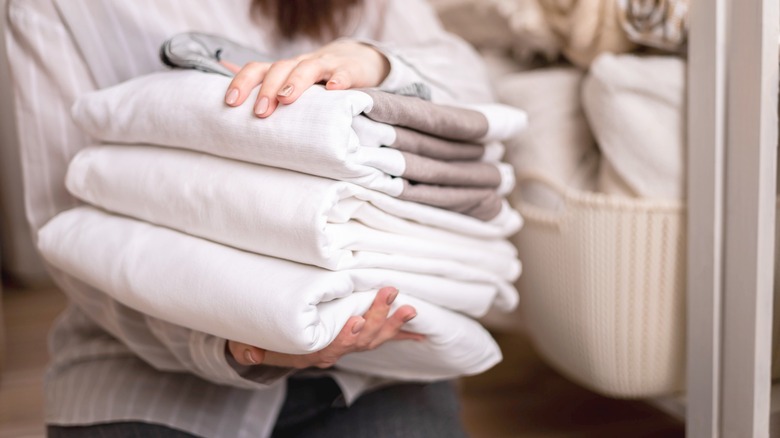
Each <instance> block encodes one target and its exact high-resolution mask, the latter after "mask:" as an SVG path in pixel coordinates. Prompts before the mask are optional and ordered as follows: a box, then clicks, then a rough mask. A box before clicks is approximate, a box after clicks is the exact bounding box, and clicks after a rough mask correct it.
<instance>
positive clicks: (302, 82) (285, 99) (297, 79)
mask: <svg viewBox="0 0 780 438" xmlns="http://www.w3.org/2000/svg"><path fill="white" fill-rule="evenodd" d="M326 75H327V68H326V67H325V64H324V63H323V62H322V61H321V60H320V59H319V58H311V59H306V60H303V61H301V62H299V63H298V65H296V66H295V68H294V69H293V70H292V71H291V72H290V76H289V77H288V78H287V81H286V83H285V84H284V85H283V86H282V88H280V89H279V92H278V94H277V98H278V99H279V102H280V103H283V104H285V105H289V104H291V103H293V102H295V101H296V100H297V99H298V97H300V95H301V94H303V92H304V91H306V90H308V89H309V87H311V86H312V85H314V84H316V83H318V82H320V81H322V80H323V79H325V78H326Z"/></svg>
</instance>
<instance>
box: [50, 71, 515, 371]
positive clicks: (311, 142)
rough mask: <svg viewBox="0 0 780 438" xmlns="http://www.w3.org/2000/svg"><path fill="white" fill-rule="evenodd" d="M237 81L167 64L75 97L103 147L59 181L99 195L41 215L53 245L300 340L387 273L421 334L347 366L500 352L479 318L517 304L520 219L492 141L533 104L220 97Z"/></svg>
mask: <svg viewBox="0 0 780 438" xmlns="http://www.w3.org/2000/svg"><path fill="white" fill-rule="evenodd" d="M228 83H229V79H228V78H225V77H221V76H217V75H209V74H203V73H198V72H193V71H176V72H165V73H158V74H153V75H149V76H145V77H141V78H137V79H134V80H132V81H129V82H126V83H124V84H120V85H118V86H115V87H112V88H108V89H104V90H101V91H97V92H94V93H91V94H89V95H86V96H84V97H82V98H81V99H79V101H78V102H77V103H76V105H75V106H74V109H73V115H74V118H75V120H76V122H77V123H78V124H79V125H80V126H81V127H82V128H83V129H85V130H86V131H87V132H89V133H90V134H91V135H93V136H94V137H95V138H97V139H99V140H101V141H103V142H104V144H101V145H99V146H93V147H88V148H85V149H83V150H82V151H81V152H80V153H79V154H77V155H76V157H74V158H73V159H72V161H71V164H70V167H69V170H68V176H67V187H68V190H69V191H70V192H71V193H72V194H73V195H75V196H76V197H78V198H80V199H82V200H84V201H85V202H87V203H89V204H91V206H82V207H77V208H75V209H72V210H70V211H67V212H64V213H62V214H60V215H59V216H57V217H55V218H54V219H53V220H52V221H50V222H49V224H47V225H46V226H45V227H44V228H43V229H42V230H41V232H40V235H39V247H40V249H41V251H42V253H43V255H44V257H45V258H46V259H47V260H48V261H49V262H50V263H52V264H53V265H55V266H57V267H58V268H60V269H63V270H65V271H66V272H68V273H70V274H72V275H74V276H76V277H78V278H80V279H81V280H83V281H85V282H87V283H89V284H91V285H93V286H95V287H98V288H99V289H101V290H103V291H104V292H105V293H107V294H109V295H111V296H112V297H114V298H116V299H117V300H119V301H120V302H123V303H124V304H126V305H128V306H130V307H133V308H135V309H137V310H139V311H142V312H145V313H147V314H150V315H152V316H155V317H158V318H162V319H165V320H168V321H170V322H173V323H176V324H180V325H183V326H186V327H189V328H192V329H195V330H199V331H204V332H207V333H211V334H213V335H216V336H220V337H224V338H227V339H232V340H236V341H241V342H245V343H248V344H252V345H256V346H258V347H261V348H267V349H271V350H275V351H280V352H286V353H293V354H303V353H308V352H312V351H316V350H318V349H321V348H324V347H325V346H327V345H328V344H329V343H330V342H331V341H332V340H333V339H334V338H335V336H336V335H337V334H338V332H339V331H340V329H341V327H343V325H344V323H345V322H346V321H347V319H348V318H349V317H351V316H353V315H359V314H362V313H363V312H365V311H366V309H367V308H368V307H369V306H370V304H371V301H372V299H373V295H374V292H375V291H376V290H377V289H379V288H380V287H382V286H395V287H397V288H398V289H399V290H400V294H399V296H398V298H397V299H396V302H395V303H394V305H393V306H394V308H397V307H398V306H400V305H403V304H411V305H413V306H414V307H415V308H416V310H417V317H416V318H415V319H413V320H412V321H410V322H409V323H408V324H407V329H408V330H410V331H415V332H419V333H422V334H424V335H426V339H425V340H424V341H421V342H414V341H396V342H390V343H386V344H385V345H382V346H381V347H380V348H378V349H376V350H373V351H368V352H361V353H355V354H351V355H348V356H345V357H344V358H342V360H341V361H340V362H339V364H338V366H339V367H341V368H344V369H348V370H353V371H358V372H362V373H367V374H372V375H378V376H383V377H389V378H397V379H407V380H433V379H440V378H451V377H455V376H458V375H466V374H474V373H478V372H482V371H484V370H486V369H487V368H489V367H491V366H493V365H494V364H495V363H497V362H498V361H499V360H500V358H501V353H500V350H499V349H498V347H497V345H496V344H495V342H494V341H493V340H492V338H491V337H490V335H489V334H488V333H487V331H485V329H484V328H482V327H481V326H480V325H479V324H478V323H477V322H476V321H475V320H473V319H472V318H475V317H479V316H482V315H484V314H485V313H486V312H487V311H488V310H489V309H491V308H496V309H499V310H511V309H512V308H513V307H514V306H515V305H516V304H517V293H516V291H515V289H514V287H513V286H512V282H513V281H514V280H515V279H516V278H517V276H518V275H519V274H520V263H519V261H518V260H517V257H516V251H515V249H514V247H513V246H512V245H511V244H510V243H509V242H508V241H507V240H506V238H507V237H508V236H509V235H511V234H513V233H514V232H516V231H517V230H518V229H519V227H520V225H521V220H520V217H519V216H518V215H517V213H516V212H515V211H514V210H512V209H511V208H509V206H508V204H507V202H506V201H505V200H504V199H503V195H504V194H506V193H507V192H508V191H510V190H511V188H512V186H513V184H514V179H513V171H512V168H511V167H509V166H508V165H506V164H504V163H500V162H499V158H500V156H501V153H502V150H501V146H500V144H499V143H497V141H500V140H503V139H505V138H507V137H509V136H512V135H515V134H516V133H517V132H518V131H519V130H521V129H522V128H523V127H524V125H525V115H524V113H522V112H521V111H518V110H514V109H510V108H509V107H505V106H502V105H479V106H472V107H450V106H441V105H435V104H432V103H430V102H426V101H423V100H420V99H417V98H412V97H406V96H398V95H393V94H388V93H383V92H379V91H375V90H365V91H362V90H361V91H358V90H348V91H325V90H324V89H322V88H321V87H313V88H311V89H310V90H308V91H307V92H305V93H304V94H303V95H302V96H301V97H300V98H299V100H298V101H297V102H296V103H295V104H293V105H290V106H282V107H280V108H278V109H277V111H276V112H275V113H274V115H273V116H271V117H269V118H267V119H262V120H261V119H257V118H256V117H255V116H254V115H253V114H252V111H251V105H252V103H253V102H254V100H255V99H254V96H250V97H249V98H248V99H247V101H246V102H245V104H244V105H243V106H242V107H240V108H228V107H226V106H225V105H224V104H223V103H222V96H224V92H225V90H226V89H227V86H228ZM128 143H130V144H128ZM161 146H162V147H161ZM96 207H97V208H96ZM109 212H110V213H109Z"/></svg>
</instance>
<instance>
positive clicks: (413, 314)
mask: <svg viewBox="0 0 780 438" xmlns="http://www.w3.org/2000/svg"><path fill="white" fill-rule="evenodd" d="M415 316H417V314H416V313H412V314H411V315H406V317H405V318H404V322H409V321H411V320H413V319H414V317H415Z"/></svg>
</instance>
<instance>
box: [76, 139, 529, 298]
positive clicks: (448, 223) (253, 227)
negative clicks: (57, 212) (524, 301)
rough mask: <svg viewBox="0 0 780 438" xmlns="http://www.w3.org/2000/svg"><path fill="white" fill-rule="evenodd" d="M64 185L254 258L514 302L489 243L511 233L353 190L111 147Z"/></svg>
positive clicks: (201, 158) (279, 172)
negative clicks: (412, 278)
mask: <svg viewBox="0 0 780 438" xmlns="http://www.w3.org/2000/svg"><path fill="white" fill-rule="evenodd" d="M66 185H67V187H68V190H69V191H70V192H71V193H72V194H73V195H74V196H76V197H78V198H80V199H82V200H84V201H86V202H88V203H90V204H93V205H96V206H99V207H101V208H105V209H107V210H110V211H113V212H117V213H120V214H124V215H128V216H131V217H135V218H138V219H141V220H145V221H148V222H152V223H155V224H159V225H163V226H167V227H170V228H173V229H176V230H180V231H183V232H186V233H189V234H192V235H196V236H200V237H203V238H206V239H209V240H212V241H215V242H219V243H224V244H226V245H230V246H233V247H236V248H240V249H244V250H247V251H251V252H254V253H257V254H263V255H270V256H273V257H278V258H282V259H286V260H292V261H296V262H300V263H306V264H311V265H316V266H320V267H323V268H327V269H331V270H343V269H356V268H383V269H395V270H399V271H407V272H419V273H425V274H432V275H441V276H446V277H448V278H451V279H460V280H467V281H479V282H483V283H486V284H493V285H494V287H496V288H497V289H498V290H499V291H500V298H499V299H498V300H497V302H496V304H497V307H498V308H500V309H503V310H510V309H511V308H513V307H514V306H515V305H516V302H517V293H516V291H515V289H514V287H513V286H512V284H511V282H512V281H514V280H516V279H517V276H518V275H519V274H520V262H519V261H518V260H517V251H516V249H515V248H514V246H513V245H512V244H510V243H509V242H508V241H507V240H505V239H502V238H500V237H498V238H491V237H490V236H489V234H491V233H498V232H500V231H504V232H511V231H514V230H512V229H509V230H498V229H496V228H491V227H490V226H489V225H487V224H486V223H484V222H482V221H479V220H476V219H473V218H470V217H467V216H463V215H460V214H457V213H453V212H450V211H446V210H441V209H436V208H432V207H427V206H424V205H420V204H415V203H410V202H406V201H401V200H398V199H394V198H392V197H389V196H386V195H383V194H381V193H377V192H372V191H370V190H366V189H364V188H362V187H359V186H355V185H354V184H350V183H346V182H341V181H334V180H330V179H326V178H321V177H316V176H312V175H306V174H302V173H298V172H292V171H288V170H283V169H275V168H270V167H266V166H259V165H255V164H249V163H243V162H240V161H234V160H228V159H224V158H219V157H215V156H211V155H206V154H201V153H196V152H190V151H185V150H175V149H166V148H159V147H152V146H119V145H117V146H98V147H91V148H86V149H83V150H82V151H80V152H79V154H77V155H76V156H75V157H74V158H73V160H72V161H71V164H70V167H69V170H68V176H67V180H66ZM382 201H384V202H382ZM404 218H406V219H404ZM439 224H441V225H443V226H444V227H445V228H448V229H449V230H447V229H444V228H442V227H439V226H437V225H439ZM468 234H471V236H469V235H468Z"/></svg>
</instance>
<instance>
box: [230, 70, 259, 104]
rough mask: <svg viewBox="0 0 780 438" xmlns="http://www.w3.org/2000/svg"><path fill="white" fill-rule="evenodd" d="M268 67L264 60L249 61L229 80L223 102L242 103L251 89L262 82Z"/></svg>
mask: <svg viewBox="0 0 780 438" xmlns="http://www.w3.org/2000/svg"><path fill="white" fill-rule="evenodd" d="M268 69H269V64H267V63H265V62H250V63H249V64H247V65H245V66H244V67H243V68H242V69H241V70H240V71H239V72H238V73H236V75H235V76H234V77H233V80H232V81H230V85H228V89H227V92H226V93H225V103H226V104H228V105H230V106H239V105H241V104H242V103H244V101H245V100H246V98H247V96H249V93H250V92H251V91H252V89H253V88H255V87H256V86H257V85H258V84H259V83H261V82H263V78H264V77H265V74H266V72H267V71H268Z"/></svg>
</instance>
